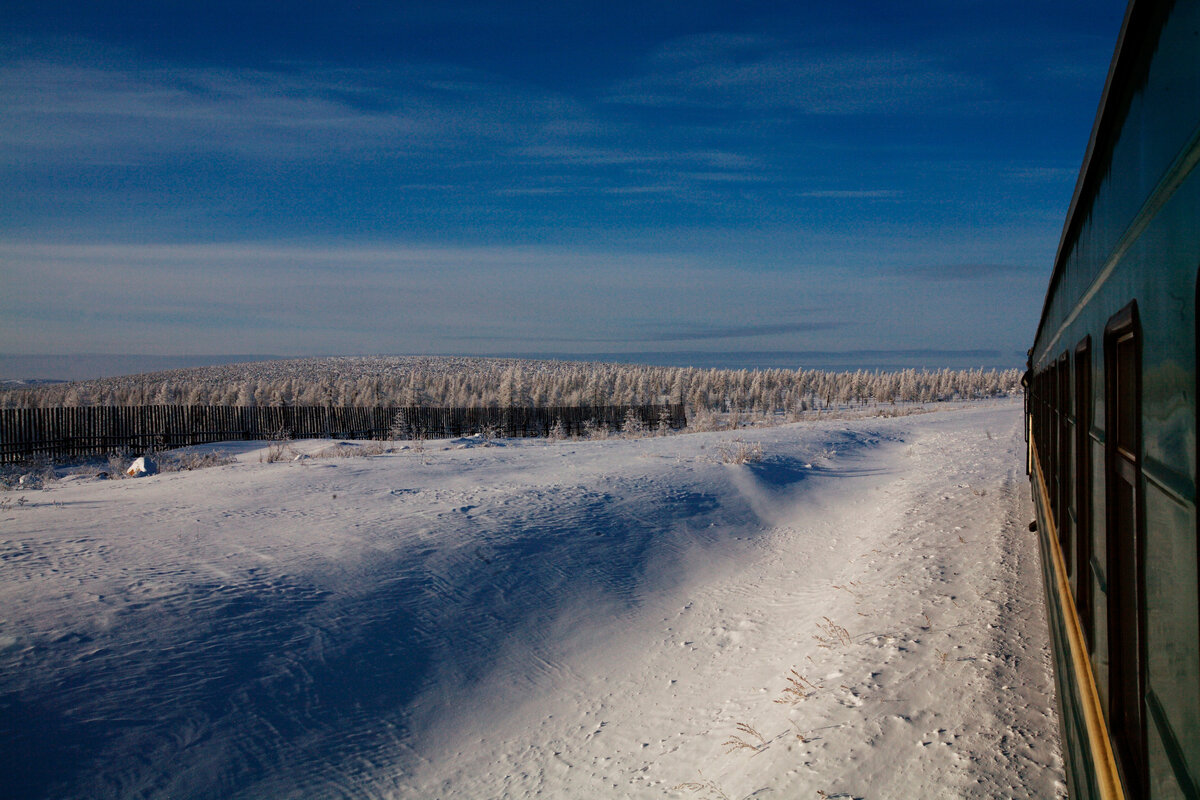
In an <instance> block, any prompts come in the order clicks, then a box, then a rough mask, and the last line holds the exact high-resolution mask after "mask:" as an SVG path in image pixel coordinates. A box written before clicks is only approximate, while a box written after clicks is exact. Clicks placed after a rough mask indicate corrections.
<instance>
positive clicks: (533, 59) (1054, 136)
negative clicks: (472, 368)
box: [0, 0, 1124, 366]
mask: <svg viewBox="0 0 1200 800" xmlns="http://www.w3.org/2000/svg"><path fill="white" fill-rule="evenodd" d="M1123 11H1124V4H1123V3H1120V2H1112V0H1095V1H1094V2H1067V3H1047V2H1013V1H1012V0H1004V1H999V0H998V1H996V2H993V1H992V0H956V2H936V1H935V2H925V3H920V4H900V3H892V2H853V1H851V2H843V3H838V4H834V3H825V2H822V3H809V2H795V3H754V2H736V3H732V2H731V3H717V2H702V1H701V2H688V3H654V2H645V0H642V2H639V3H623V2H603V3H601V2H597V3H588V2H579V3H574V2H556V3H533V2H507V3H482V2H476V3H468V2H450V1H447V2H425V3H407V2H395V3H368V2H337V3H332V2H300V3H255V2H252V1H251V2H239V3H225V2H205V3H191V2H173V1H172V0H158V1H157V2H120V3H113V2H104V1H103V0H100V1H98V2H76V3H63V2H53V0H50V1H49V2H38V3H20V4H18V3H13V2H7V1H6V2H4V10H3V18H4V23H3V32H2V33H0V106H2V107H3V108H4V109H5V112H4V114H3V115H0V181H2V185H3V187H4V194H5V201H4V204H3V205H4V213H3V214H2V215H0V282H2V284H3V287H4V291H3V292H0V340H2V341H3V344H2V345H0V351H3V352H7V353H10V354H12V353H15V354H32V353H52V354H75V353H110V354H113V353H131V352H133V353H146V354H212V353H272V354H279V355H307V354H373V353H461V354H527V353H555V354H588V355H595V354H606V353H607V354H624V355H631V354H632V355H636V354H638V353H641V354H643V357H644V358H650V357H651V354H652V355H653V357H654V358H657V359H659V360H675V361H688V360H689V359H690V360H704V359H708V360H710V361H712V360H714V359H715V360H722V359H723V360H724V362H727V363H738V361H739V359H740V360H741V361H742V362H745V363H747V365H753V364H752V363H751V362H761V361H763V360H764V359H766V360H771V359H772V358H774V359H775V360H778V361H781V362H784V363H790V364H791V365H792V366H801V365H802V366H820V365H821V364H820V363H819V362H820V361H821V357H820V356H818V355H814V354H819V353H825V354H827V355H828V354H829V353H831V352H832V353H835V354H836V353H839V352H857V351H871V352H873V353H876V354H877V355H876V356H872V357H870V358H868V359H867V360H868V361H873V362H874V364H875V365H878V366H888V365H889V363H891V362H889V359H891V361H896V359H897V358H899V359H901V360H903V358H904V356H902V355H896V356H895V358H893V357H891V356H887V355H878V353H879V352H880V351H886V352H893V351H913V353H920V354H923V355H919V356H918V355H912V357H913V358H918V359H920V360H924V361H927V362H928V365H929V366H938V365H940V364H938V363H937V362H938V361H939V360H940V361H942V362H945V363H948V364H951V365H955V366H958V365H961V364H960V363H958V362H961V361H962V360H964V359H965V360H966V361H968V362H969V361H972V360H975V361H981V362H984V361H990V362H995V363H1011V364H1012V365H1016V364H1017V363H1019V362H1020V360H1021V358H1020V355H1019V354H1020V353H1021V352H1023V350H1024V349H1025V348H1026V347H1027V346H1028V344H1029V342H1030V340H1031V338H1032V336H1033V330H1034V326H1035V325H1036V320H1037V315H1038V312H1039V311H1040V306H1041V298H1042V294H1043V292H1044V290H1045V286H1046V283H1047V280H1048V277H1049V274H1050V268H1051V262H1052V259H1053V255H1054V249H1055V246H1056V244H1057V240H1058V235H1059V231H1060V229H1061V226H1062V221H1063V218H1064V215H1065V213H1066V209H1067V205H1068V203H1069V201H1070V195H1071V191H1072V188H1073V185H1074V181H1075V176H1076V174H1077V171H1078V168H1079V163H1080V161H1081V159H1082V156H1083V152H1084V148H1085V146H1086V144H1087V136H1088V133H1089V130H1090V127H1091V121H1092V118H1093V116H1094V114H1095V111H1096V105H1097V102H1098V100H1099V96H1100V92H1101V89H1102V87H1103V82H1104V76H1105V72H1106V70H1107V66H1108V61H1109V59H1110V57H1111V54H1112V49H1113V45H1114V43H1115V40H1116V35H1117V32H1118V30H1119V27H1120V21H1121V16H1122V14H1123ZM981 353H983V354H994V356H993V355H987V356H985V355H981ZM806 354H808V355H806ZM910 355H911V354H910ZM792 362H795V363H792ZM896 363H898V362H896ZM868 365H869V364H868Z"/></svg>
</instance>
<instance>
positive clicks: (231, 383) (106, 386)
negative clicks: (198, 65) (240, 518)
mask: <svg viewBox="0 0 1200 800" xmlns="http://www.w3.org/2000/svg"><path fill="white" fill-rule="evenodd" d="M1019 381H1020V372H1019V371H1018V370H1015V369H1011V370H1003V371H997V370H987V371H985V370H982V369H978V370H949V369H943V370H915V369H907V370H902V371H898V372H867V371H862V370H860V371H857V372H823V371H820V370H805V369H796V370H784V369H764V370H747V369H742V370H724V369H696V368H691V367H654V366H641V365H626V364H605V363H597V362H586V363H585V362H572V361H530V360H519V359H499V358H457V357H394V356H387V357H385V356H370V357H338V358H303V359H294V360H287V361H261V362H254V363H242V364H228V365H223V366H215V367H195V368H192V369H179V370H169V371H165V372H154V373H147V374H142V375H128V376H122V377H115V378H102V379H97V380H91V381H79V382H74V383H62V384H50V385H43V386H36V387H28V388H18V389H10V390H7V391H4V392H0V407H3V408H25V407H53V406H84V405H156V404H161V405H174V404H180V405H234V406H255V405H267V406H278V405H340V406H414V405H420V406H458V407H479V406H534V407H538V406H577V405H637V404H649V403H662V402H680V401H681V400H682V401H683V402H684V403H685V404H686V405H687V407H688V410H689V411H690V412H694V411H714V412H722V411H745V412H759V413H771V412H795V411H805V410H809V409H814V408H823V407H826V406H830V405H853V404H868V403H897V402H917V403H928V402H936V401H939V400H966V399H976V398H984V397H997V396H1002V395H1008V394H1013V393H1015V392H1017V391H1018V390H1019V386H1020V384H1019Z"/></svg>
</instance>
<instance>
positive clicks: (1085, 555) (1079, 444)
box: [1075, 338, 1095, 650]
mask: <svg viewBox="0 0 1200 800" xmlns="http://www.w3.org/2000/svg"><path fill="white" fill-rule="evenodd" d="M1091 428H1092V342H1091V339H1090V338H1089V339H1084V340H1083V341H1082V342H1080V343H1079V346H1078V347H1077V348H1076V349H1075V565H1076V569H1075V606H1076V608H1077V609H1078V610H1079V623H1080V625H1081V626H1082V627H1083V635H1084V637H1085V638H1086V639H1087V642H1088V649H1089V650H1091V647H1092V641H1093V640H1094V639H1095V636H1094V634H1093V631H1092V624H1093V621H1092V569H1091V562H1092V456H1091V452H1092V446H1091V442H1092V440H1091V435H1090V432H1091Z"/></svg>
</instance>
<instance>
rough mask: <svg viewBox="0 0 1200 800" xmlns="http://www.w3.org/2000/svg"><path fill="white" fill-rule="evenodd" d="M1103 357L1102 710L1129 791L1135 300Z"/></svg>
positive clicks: (1139, 760) (1136, 448) (1140, 653)
mask: <svg viewBox="0 0 1200 800" xmlns="http://www.w3.org/2000/svg"><path fill="white" fill-rule="evenodd" d="M1104 359H1105V370H1104V373H1105V387H1104V390H1105V408H1106V426H1105V427H1106V429H1107V430H1108V431H1109V435H1108V436H1107V437H1106V440H1105V472H1106V475H1105V486H1106V494H1107V510H1106V517H1107V521H1106V522H1107V524H1106V528H1107V535H1106V546H1107V552H1106V559H1107V568H1106V573H1107V577H1108V640H1109V654H1108V657H1109V714H1110V729H1111V730H1112V732H1113V738H1114V739H1115V744H1116V750H1117V755H1118V760H1119V762H1120V766H1121V771H1122V772H1123V773H1124V775H1125V783H1126V787H1127V788H1128V789H1129V791H1130V794H1131V795H1132V796H1133V797H1142V796H1144V794H1145V786H1146V719H1145V715H1144V714H1143V709H1144V707H1145V705H1144V702H1143V698H1144V695H1145V688H1144V687H1145V655H1144V650H1145V643H1144V635H1143V631H1144V622H1143V618H1144V614H1143V608H1142V605H1143V596H1144V588H1143V587H1144V585H1145V579H1144V576H1143V565H1142V559H1143V553H1144V549H1145V548H1144V544H1143V542H1142V537H1143V535H1144V531H1143V527H1142V526H1143V524H1144V523H1143V522H1142V520H1143V518H1144V516H1143V512H1142V497H1141V488H1140V472H1141V455H1140V453H1141V441H1140V435H1141V430H1140V428H1141V388H1142V387H1141V363H1140V362H1141V353H1140V340H1139V329H1138V317H1137V306H1136V304H1133V303H1131V304H1130V305H1128V306H1126V307H1125V308H1124V309H1122V310H1121V311H1120V312H1118V313H1117V315H1116V316H1114V317H1113V318H1112V320H1110V321H1109V324H1108V326H1107V327H1106V328H1105V337H1104Z"/></svg>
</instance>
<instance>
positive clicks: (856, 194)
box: [799, 189, 904, 200]
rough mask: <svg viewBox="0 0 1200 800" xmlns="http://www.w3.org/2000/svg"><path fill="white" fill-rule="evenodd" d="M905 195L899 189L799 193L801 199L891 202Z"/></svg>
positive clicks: (827, 190) (820, 190)
mask: <svg viewBox="0 0 1200 800" xmlns="http://www.w3.org/2000/svg"><path fill="white" fill-rule="evenodd" d="M903 194H904V193H903V192H901V191H899V190H898V189H818V190H814V191H809V192H799V196H800V197H812V198H817V199H830V200H891V199H894V198H897V197H900V196H902V195H903Z"/></svg>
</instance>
